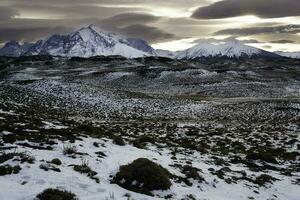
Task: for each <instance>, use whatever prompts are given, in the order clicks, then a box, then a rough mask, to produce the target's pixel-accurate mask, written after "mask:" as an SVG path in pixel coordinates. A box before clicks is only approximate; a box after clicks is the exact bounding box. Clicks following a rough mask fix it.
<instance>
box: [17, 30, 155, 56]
mask: <svg viewBox="0 0 300 200" xmlns="http://www.w3.org/2000/svg"><path fill="white" fill-rule="evenodd" d="M14 47H15V51H14V52H16V54H14V56H20V55H54V56H64V57H75V56H78V57H91V56H98V55H103V56H109V55H120V56H124V57H127V58H135V57H143V56H151V55H153V52H154V49H153V48H152V47H151V46H150V45H149V44H148V43H147V42H146V41H143V40H140V39H127V38H124V37H122V36H120V35H117V34H114V33H109V32H106V31H103V30H100V29H98V28H97V27H95V26H94V25H90V26H88V27H84V28H81V29H79V30H77V31H75V32H73V33H70V34H68V35H58V34H55V35H52V36H51V37H49V38H48V39H45V40H39V41H38V42H36V43H35V44H34V45H32V46H31V47H30V48H29V49H28V50H27V51H26V52H24V51H23V50H20V49H19V47H18V46H17V45H15V46H14Z"/></svg>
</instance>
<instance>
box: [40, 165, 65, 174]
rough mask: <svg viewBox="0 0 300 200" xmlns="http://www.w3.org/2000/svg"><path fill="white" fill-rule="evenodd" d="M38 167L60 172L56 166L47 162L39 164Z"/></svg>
mask: <svg viewBox="0 0 300 200" xmlns="http://www.w3.org/2000/svg"><path fill="white" fill-rule="evenodd" d="M40 169H43V170H45V171H49V170H52V171H55V172H61V171H60V169H59V168H57V167H55V166H53V165H51V164H49V163H47V164H45V163H43V164H41V165H40Z"/></svg>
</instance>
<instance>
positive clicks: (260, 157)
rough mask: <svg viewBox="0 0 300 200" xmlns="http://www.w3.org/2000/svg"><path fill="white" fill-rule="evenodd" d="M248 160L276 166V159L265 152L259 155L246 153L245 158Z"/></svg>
mask: <svg viewBox="0 0 300 200" xmlns="http://www.w3.org/2000/svg"><path fill="white" fill-rule="evenodd" d="M246 159H248V160H261V161H265V162H268V163H274V164H278V162H277V160H276V158H274V157H273V156H272V154H270V153H267V152H260V153H248V154H247V156H246Z"/></svg>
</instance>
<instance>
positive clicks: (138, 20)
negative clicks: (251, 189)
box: [102, 12, 160, 26]
mask: <svg viewBox="0 0 300 200" xmlns="http://www.w3.org/2000/svg"><path fill="white" fill-rule="evenodd" d="M159 19H160V17H157V16H154V15H151V14H147V13H141V12H139V13H121V14H118V15H115V16H112V17H109V18H106V19H104V20H102V22H103V23H104V24H108V25H109V24H113V25H114V26H128V25H132V24H148V23H151V22H156V21H158V20H159Z"/></svg>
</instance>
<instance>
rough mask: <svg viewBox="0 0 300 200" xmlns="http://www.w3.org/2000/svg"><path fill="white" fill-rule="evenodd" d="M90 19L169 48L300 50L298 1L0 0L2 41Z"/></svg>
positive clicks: (63, 31) (22, 39)
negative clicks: (233, 45)
mask: <svg viewBox="0 0 300 200" xmlns="http://www.w3.org/2000/svg"><path fill="white" fill-rule="evenodd" d="M90 24H94V25H96V26H98V27H99V28H101V29H104V30H107V31H111V32H116V33H119V34H121V35H124V36H126V37H134V38H141V39H144V40H146V41H148V42H149V43H150V44H151V45H152V46H153V47H154V48H159V49H166V50H172V51H176V50H182V49H186V48H189V47H191V46H193V45H195V44H197V43H199V42H212V43H219V42H224V41H228V40H240V41H241V42H243V43H245V44H248V45H252V46H255V47H259V48H262V49H265V50H268V51H278V50H279V51H300V0H168V1H166V0H165V1H163V0H0V45H3V44H4V43H5V42H7V41H9V40H17V41H19V42H33V41H36V40H39V39H42V38H47V37H49V36H50V35H52V34H54V33H59V34H66V33H69V32H72V31H74V30H76V29H79V28H81V27H83V26H88V25H90Z"/></svg>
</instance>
